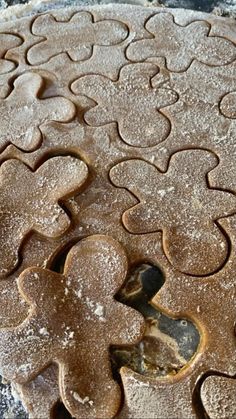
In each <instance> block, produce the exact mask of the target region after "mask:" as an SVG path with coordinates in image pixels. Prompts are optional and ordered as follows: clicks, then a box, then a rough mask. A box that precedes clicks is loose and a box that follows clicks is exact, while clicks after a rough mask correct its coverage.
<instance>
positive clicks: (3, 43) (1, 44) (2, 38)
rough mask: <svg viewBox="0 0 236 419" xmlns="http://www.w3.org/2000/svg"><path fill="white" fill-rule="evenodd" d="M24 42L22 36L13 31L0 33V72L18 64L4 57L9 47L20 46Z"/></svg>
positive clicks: (5, 71)
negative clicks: (12, 32)
mask: <svg viewBox="0 0 236 419" xmlns="http://www.w3.org/2000/svg"><path fill="white" fill-rule="evenodd" d="M22 42H23V40H22V38H20V36H17V35H15V34H11V33H0V74H2V73H7V72H8V71H11V70H13V69H14V68H15V66H16V64H15V63H14V62H13V61H10V60H8V59H6V58H4V56H5V54H6V53H7V51H9V49H12V48H15V47H18V46H19V45H21V44H22Z"/></svg>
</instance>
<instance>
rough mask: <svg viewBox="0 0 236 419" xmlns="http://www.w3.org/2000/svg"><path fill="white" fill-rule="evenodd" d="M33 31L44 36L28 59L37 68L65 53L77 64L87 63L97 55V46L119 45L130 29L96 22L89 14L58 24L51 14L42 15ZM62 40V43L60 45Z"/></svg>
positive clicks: (119, 25)
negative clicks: (95, 47) (95, 50)
mask: <svg viewBox="0 0 236 419" xmlns="http://www.w3.org/2000/svg"><path fill="white" fill-rule="evenodd" d="M32 32H33V34H34V35H37V36H41V37H44V40H42V41H41V42H39V43H38V44H36V45H35V46H33V47H32V48H30V50H29V52H28V60H29V62H30V64H33V65H36V64H41V63H44V62H46V61H48V60H49V59H50V58H51V57H53V56H55V55H58V54H61V53H63V52H66V53H67V54H68V55H69V57H70V58H71V60H73V61H81V60H87V59H88V58H90V57H91V55H92V53H93V46H94V45H102V46H109V45H116V44H118V43H120V42H122V41H123V40H124V39H125V38H126V37H127V36H128V28H127V27H126V25H125V24H123V23H122V22H120V21H118V20H117V21H116V20H101V21H99V22H94V19H93V16H92V14H91V13H88V12H79V13H75V14H74V15H73V16H72V17H71V19H70V20H69V21H67V22H58V21H57V20H56V19H55V18H54V17H53V16H52V15H50V14H46V15H42V16H39V17H37V18H36V19H35V21H34V23H33V26H32ZM45 38H46V39H45ZM58 38H59V39H60V42H57V41H58Z"/></svg>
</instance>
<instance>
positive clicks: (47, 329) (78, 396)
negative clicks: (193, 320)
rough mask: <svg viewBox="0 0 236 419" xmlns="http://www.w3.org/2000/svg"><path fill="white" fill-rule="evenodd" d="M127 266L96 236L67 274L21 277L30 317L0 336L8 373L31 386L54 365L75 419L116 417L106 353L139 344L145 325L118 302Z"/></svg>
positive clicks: (2, 366) (82, 245) (73, 258)
mask: <svg viewBox="0 0 236 419" xmlns="http://www.w3.org/2000/svg"><path fill="white" fill-rule="evenodd" d="M127 268H128V264H127V258H126V255H125V253H124V250H123V248H122V247H121V245H120V244H119V243H118V242H117V241H115V240H114V239H112V238H111V237H108V236H99V235H98V236H90V237H88V238H86V239H83V240H82V241H80V242H79V243H78V244H77V245H75V246H74V247H73V248H72V249H71V250H70V252H69V254H68V256H67V258H66V263H65V269H64V274H63V275H62V274H58V273H55V272H52V271H49V270H44V269H41V268H30V269H28V270H26V271H24V272H23V273H22V275H21V277H20V280H19V289H20V292H21V294H22V295H23V297H24V298H25V299H26V300H27V302H28V303H29V304H30V305H31V311H30V315H29V317H28V318H27V319H26V320H25V321H24V322H23V323H22V324H21V325H20V326H18V327H16V328H15V329H11V330H10V329H9V330H4V329H2V330H1V331H0V370H1V372H2V373H3V375H4V376H5V377H7V378H9V379H14V380H16V381H17V382H19V383H23V382H27V381H28V380H29V379H30V378H32V377H34V376H35V375H36V374H39V373H40V371H41V370H42V369H43V368H44V367H46V366H47V365H48V364H49V363H50V362H52V361H54V362H56V363H58V365H59V375H60V378H59V383H60V392H61V397H62V400H63V402H64V404H65V406H66V407H67V409H68V410H69V411H70V413H71V414H72V416H75V417H77V418H86V419H87V418H97V417H99V418H112V417H113V416H114V415H115V414H116V412H117V411H118V409H119V406H120V402H121V392H120V388H119V385H118V384H117V383H116V382H115V381H114V379H113V377H112V370H111V363H110V356H109V347H110V345H115V344H119V345H120V344H132V343H135V342H136V341H137V340H138V339H140V338H141V332H142V330H143V326H144V323H143V319H142V316H141V315H140V314H139V313H137V312H136V311H135V310H134V309H132V308H130V307H127V306H125V305H123V304H121V303H119V302H117V301H116V300H115V299H114V295H115V294H116V293H117V291H118V290H119V288H120V287H121V285H122V283H123V281H124V279H125V277H126V274H127ZM29 336H30V337H31V338H30V339H29Z"/></svg>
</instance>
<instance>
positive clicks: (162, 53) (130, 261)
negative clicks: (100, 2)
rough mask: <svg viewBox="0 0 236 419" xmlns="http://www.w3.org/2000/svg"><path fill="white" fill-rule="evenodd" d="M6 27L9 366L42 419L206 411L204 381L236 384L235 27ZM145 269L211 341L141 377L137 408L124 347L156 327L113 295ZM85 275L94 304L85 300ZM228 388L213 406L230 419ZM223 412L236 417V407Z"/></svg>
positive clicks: (5, 350) (85, 14) (65, 15)
mask: <svg viewBox="0 0 236 419" xmlns="http://www.w3.org/2000/svg"><path fill="white" fill-rule="evenodd" d="M0 30H1V35H0V37H2V38H1V39H2V40H3V42H2V44H1V45H3V46H2V47H1V48H2V53H1V51H0V56H1V61H0V64H2V66H1V65H0V97H1V100H0V116H1V121H2V129H1V133H0V143H1V151H2V152H1V155H0V162H1V167H0V191H1V195H0V197H1V202H0V207H1V210H2V213H1V217H2V220H3V221H2V223H1V226H0V232H1V249H2V252H3V253H2V257H1V265H2V279H1V282H0V290H1V295H0V302H1V307H2V312H1V313H0V322H1V324H0V326H1V329H0V338H1V339H0V341H1V342H2V343H1V356H0V359H1V362H0V372H1V373H3V372H4V375H5V376H6V377H8V378H9V379H11V380H15V386H16V387H17V388H18V391H19V392H20V394H21V397H22V399H23V400H24V403H25V405H26V406H27V408H28V411H29V412H31V416H32V415H33V414H34V412H37V415H38V417H40V415H41V416H42V417H43V414H44V415H45V416H46V415H48V417H50V415H51V413H52V410H53V406H54V404H55V402H56V400H59V399H60V398H61V399H62V401H63V402H64V404H65V405H66V407H67V409H68V410H69V412H70V413H71V414H72V415H74V416H75V417H76V418H79V419H80V418H81V417H86V418H87V417H93V418H95V417H98V416H99V417H101V418H106V419H107V418H108V417H110V418H112V417H114V416H115V415H120V417H126V418H127V417H132V418H139V419H140V417H148V418H151V417H153V418H158V417H160V416H161V417H171V416H172V417H173V415H175V416H178V417H182V418H185V417H196V415H197V414H199V412H198V405H197V404H195V403H194V400H196V388H197V382H198V379H199V377H205V376H207V375H208V374H209V371H210V370H214V371H217V372H218V373H219V374H226V375H228V376H229V377H231V376H234V375H235V374H236V370H235V365H236V362H235V361H236V360H235V353H236V338H235V335H234V332H233V330H234V323H235V317H236V313H235V297H236V296H235V279H234V272H235V266H234V260H235V248H236V242H235V228H236V227H235V226H236V222H235V215H234V212H235V193H236V183H235V164H236V157H235V156H236V153H235V144H234V142H235V141H234V139H235V132H236V125H235V124H236V122H235V121H236V120H235V90H236V78H235V70H236V69H235V65H236V64H235V63H236V61H235V55H236V46H235V44H236V32H235V22H233V21H231V20H230V19H224V18H217V17H213V16H211V15H207V14H202V13H200V14H198V13H197V12H195V13H193V12H190V11H184V12H183V11H180V10H169V11H168V13H167V12H166V10H165V9H164V10H162V9H152V8H142V7H134V6H133V7H132V6H128V5H126V6H125V5H120V6H118V5H117V6H115V5H109V6H105V7H102V6H95V7H90V8H89V7H83V8H79V7H77V8H68V9H66V8H65V9H63V10H55V11H50V13H45V14H43V15H40V16H36V17H35V16H34V17H26V18H22V19H16V20H15V21H13V20H12V21H6V22H2V23H0ZM71 33H73V36H72V35H71ZM6 69H7V72H6ZM9 121H10V122H9ZM1 138H2V142H1ZM40 173H43V175H42V176H41V175H40ZM39 177H40V179H39ZM51 180H53V184H52V183H51ZM61 199H63V204H62V206H60V205H58V200H61ZM51 207H52V210H51ZM54 210H55V211H56V212H54ZM57 211H59V214H58V213H57ZM58 215H59V218H58V219H57V216H58ZM39 216H40V217H39ZM39 218H40V221H38V219H39ZM13 227H14V228H13ZM104 246H105V247H106V246H107V247H106V249H107V250H106V251H105V250H104ZM71 247H72V250H71V251H70V252H69V249H70V248H71ZM4 249H6V251H4ZM68 252H69V254H68ZM104 252H105V253H106V256H107V255H108V256H109V257H111V259H112V257H113V255H114V257H115V255H116V258H117V265H115V264H114V263H113V264H112V267H111V266H110V264H109V263H110V262H111V263H112V261H110V262H109V258H108V261H105V259H106V258H104V257H103V256H104ZM19 256H20V257H19ZM63 258H65V260H66V264H65V267H64V262H63V260H64V259H63ZM101 259H103V262H102V260H101ZM96 260H97V262H96ZM112 260H113V262H114V259H112ZM55 261H57V264H58V263H59V265H60V269H61V271H63V269H64V273H66V274H65V275H64V276H63V275H62V274H59V273H56V272H53V270H55V266H56V265H55ZM69 261H71V262H73V263H71V264H70V263H69ZM142 262H148V263H151V264H153V265H156V266H159V267H160V268H161V270H162V271H163V273H164V277H165V284H164V286H162V288H161V290H160V291H159V293H158V294H157V295H156V296H155V297H154V298H153V299H152V301H151V304H152V306H153V307H156V308H157V309H158V310H161V311H163V312H165V313H167V314H168V315H170V316H172V317H175V318H181V317H182V318H187V319H189V320H191V321H192V322H194V323H195V324H196V326H197V327H198V329H199V332H200V335H201V340H200V345H199V348H198V350H197V353H196V355H195V357H193V359H192V360H191V361H190V362H189V363H188V364H187V365H185V366H184V368H183V369H180V371H179V372H178V373H177V374H176V375H173V374H169V375H168V376H167V377H165V378H161V379H160V378H153V377H152V378H150V377H148V376H145V377H144V376H142V375H141V374H138V373H134V372H133V371H131V370H129V369H124V368H123V369H122V370H121V378H122V383H123V384H122V385H123V388H124V395H125V398H124V404H122V403H121V398H120V394H121V393H120V392H121V390H120V386H121V384H118V383H117V382H116V380H115V379H114V377H113V376H112V371H111V365H110V363H109V362H110V361H109V362H108V354H109V345H110V344H111V343H113V342H118V343H124V344H125V343H128V342H129V343H130V344H132V342H134V340H132V336H133V337H135V339H137V338H138V339H140V338H141V334H140V327H139V326H140V322H141V320H140V316H139V314H138V313H137V312H136V313H135V312H134V311H133V310H131V309H130V308H128V307H126V306H125V305H124V304H123V305H121V304H120V303H118V302H117V301H116V300H114V298H113V297H114V294H115V293H116V291H118V289H119V287H121V286H122V283H123V281H124V280H125V275H126V273H127V271H129V269H130V268H131V267H132V266H135V265H137V264H140V263H142ZM69 267H70V268H69ZM119 267H120V268H119ZM57 269H58V267H57ZM67 269H70V276H71V278H72V281H71V285H70V286H67V284H66V281H68V277H67ZM80 276H81V278H84V280H83V286H84V287H85V289H86V295H85V296H84V297H83V296H82V295H81V297H79V296H78V295H75V294H74V290H75V289H76V286H77V285H78V284H79V282H80V281H79V279H80ZM18 278H20V279H19V280H18ZM98 279H100V283H99V287H98V284H97V282H96V281H97V280H98ZM109 280H110V281H111V283H113V285H114V287H113V288H111V289H109ZM61 281H62V282H61ZM113 281H114V282H113ZM17 282H18V284H19V289H18V286H17ZM55 283H56V284H57V285H56V286H55ZM87 287H88V288H87ZM98 288H99V292H98V293H97V294H96V295H94V293H95V292H96V291H97V290H98ZM19 290H20V292H19ZM79 295H80V293H79ZM86 297H87V298H88V299H90V300H91V301H92V304H90V307H89V304H88V301H90V300H87V301H86ZM92 297H93V298H92ZM98 297H99V298H100V297H101V298H100V299H99V298H98ZM104 298H105V302H104V301H103V299H104ZM101 301H102V302H104V306H105V303H107V301H109V307H111V317H110V318H109V320H110V321H109V327H107V324H106V323H105V322H103V321H101V319H100V316H97V315H96V313H98V314H99V313H100V314H101V315H102V317H103V311H102V309H101V307H100V306H97V304H101ZM219 301H221V302H220V303H219ZM216 302H217V303H216ZM55 306H58V307H60V312H59V314H58V312H56V311H55V310H54V309H55ZM101 306H103V304H101ZM117 307H119V310H118V309H117ZM82 308H83V309H84V310H85V311H86V313H87V315H88V312H89V313H90V316H91V318H90V319H86V318H85V317H83V316H82V317H81V313H80V310H82ZM116 310H118V311H117V312H116ZM95 312H96V313H95ZM94 313H95V314H94ZM114 313H115V315H114ZM126 313H127V316H126ZM116 318H117V320H116V321H115V319H116ZM78 319H80V321H79V320H78ZM81 319H82V320H81ZM32 322H33V323H34V324H33V325H34V327H33V328H31V329H30V325H31V323H32ZM45 324H46V326H45ZM72 325H73V328H74V329H75V330H74V329H73V330H71V331H70V332H68V330H67V329H66V327H72ZM93 325H94V326H95V327H94V328H93ZM105 326H106V328H105ZM76 327H78V329H77V328H76ZM104 328H105V329H106V330H105V329H104ZM132 328H133V329H132ZM103 329H104V330H105V331H104V332H103ZM29 330H31V332H29ZM40 330H41V333H40ZM77 330H78V332H76V331H77ZM85 330H86V339H88V337H87V335H88V336H90V337H91V336H92V337H93V338H94V346H93V344H90V345H89V342H90V340H89V341H88V342H87V344H88V346H85V347H84V345H85V344H86V339H84V338H81V333H82V334H83V333H84V334H85ZM131 330H133V332H134V334H133V335H132V333H131ZM28 332H29V333H28ZM73 332H74V334H73ZM75 332H76V333H75ZM90 332H91V333H90ZM27 333H28V335H27ZM69 333H71V334H70V336H69ZM19 334H20V338H21V341H20V343H19V341H18V338H19ZM89 339H90V338H89ZM91 339H92V338H91ZM150 340H153V336H152V337H151V339H150ZM4 342H5V344H4ZM32 342H34V344H33V345H32ZM63 342H64V343H65V342H66V344H65V345H64V344H63ZM6 343H7V344H6ZM155 347H157V345H156V346H155ZM16 348H17V350H16ZM34 348H36V349H35V352H34ZM94 348H95V350H94ZM27 358H28V359H27ZM29 360H30V362H28V361H29ZM51 362H56V363H57V364H58V366H59V371H60V373H59V374H60V375H59V380H58V376H57V373H56V372H55V371H56V370H57V367H56V366H55V365H54V364H51ZM94 363H96V368H92V366H94V365H95V364H94ZM45 368H46V369H45ZM47 368H49V369H50V368H53V371H54V373H52V374H50V371H49V370H47ZM62 371H64V373H62ZM48 374H49V375H48ZM44 376H45V377H47V376H48V377H49V376H50V377H49V378H50V385H51V386H52V392H51V393H50V394H48V397H46V396H45V393H44V390H43V389H44V386H42V387H40V388H39V386H40V379H39V377H44ZM45 379H46V378H45ZM89 380H90V381H89ZM102 382H103V383H104V385H101V383H102ZM110 385H111V390H110V389H108V386H110ZM215 386H216V384H214V385H213V386H212V387H211V389H210V390H209V389H208V390H207V391H206V393H204V390H203V389H204V388H205V387H204V386H203V387H202V388H203V389H202V390H201V395H200V394H198V395H197V397H198V398H199V399H200V397H202V400H203V394H207V395H205V396H204V400H203V404H204V407H203V408H204V409H205V410H206V411H207V412H210V414H211V415H213V416H212V417H214V410H212V408H211V399H210V397H211V394H212V391H213V392H214V390H213V388H215ZM221 387H222V386H220V388H221ZM231 387H232V386H231V385H230V389H231ZM230 391H231V390H230ZM219 392H220V393H221V390H219V391H218V393H219ZM73 393H74V395H73ZM43 394H44V396H43ZM209 394H210V395H209ZM193 395H194V397H193ZM45 397H46V400H45V401H44V399H45ZM40 398H41V401H42V403H41V407H40V402H39V400H40ZM34 400H35V402H34ZM31 402H32V403H34V406H30V403H31ZM223 403H224V405H223V408H222V412H224V411H225V409H226V410H227V409H229V410H228V411H230V412H231V411H234V410H232V409H235V400H233V401H232V402H231V401H228V400H226V399H224V402H223ZM229 404H231V405H232V406H231V405H229ZM35 406H36V407H35ZM40 409H41V410H40ZM43 412H44V413H43ZM35 414H36V413H35ZM32 417H33V416H32Z"/></svg>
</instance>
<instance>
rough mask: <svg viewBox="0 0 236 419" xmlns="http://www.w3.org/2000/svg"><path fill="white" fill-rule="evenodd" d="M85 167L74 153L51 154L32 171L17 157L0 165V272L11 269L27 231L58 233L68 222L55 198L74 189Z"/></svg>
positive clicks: (80, 183) (84, 173) (80, 181)
mask: <svg viewBox="0 0 236 419" xmlns="http://www.w3.org/2000/svg"><path fill="white" fill-rule="evenodd" d="M87 175H88V169H87V166H86V164H85V163H84V162H82V161H81V160H79V159H76V158H74V157H69V156H67V157H53V158H51V159H49V160H47V161H46V162H45V163H43V165H42V166H40V167H39V168H38V169H37V170H36V172H32V171H31V170H30V169H29V168H28V167H27V166H26V165H25V164H24V163H22V162H21V161H18V160H13V159H12V160H7V161H6V162H4V163H3V164H2V165H1V167H0V195H1V202H0V219H1V223H0V247H1V258H0V275H6V274H8V273H9V272H11V271H12V270H13V269H14V267H15V266H16V264H17V262H18V251H19V248H20V245H21V243H22V240H23V239H24V238H25V236H26V235H27V234H28V233H29V232H30V231H31V230H34V231H37V232H38V233H40V234H42V235H44V236H46V237H52V238H55V237H58V236H60V235H61V234H63V233H64V232H65V231H66V230H67V228H68V227H69V225H70V220H69V218H68V216H67V215H66V213H65V212H64V210H63V209H62V208H61V207H60V205H58V200H60V199H63V198H66V197H68V196H70V195H72V194H73V193H75V192H77V191H78V190H79V188H80V186H81V185H82V184H83V183H84V182H85V180H86V178H87Z"/></svg>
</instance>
